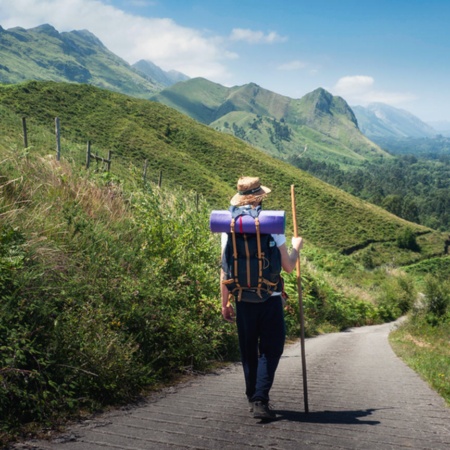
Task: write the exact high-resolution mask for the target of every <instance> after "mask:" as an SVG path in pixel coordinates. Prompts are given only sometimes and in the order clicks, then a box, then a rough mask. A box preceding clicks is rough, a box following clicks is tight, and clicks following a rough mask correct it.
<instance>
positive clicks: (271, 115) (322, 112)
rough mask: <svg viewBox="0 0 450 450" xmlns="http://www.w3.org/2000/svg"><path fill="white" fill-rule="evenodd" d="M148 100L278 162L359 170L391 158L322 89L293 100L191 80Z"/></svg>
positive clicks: (345, 107)
mask: <svg viewBox="0 0 450 450" xmlns="http://www.w3.org/2000/svg"><path fill="white" fill-rule="evenodd" d="M151 98H152V100H155V101H158V102H160V103H164V104H166V105H167V106H170V107H172V108H175V109H177V110H178V111H180V112H182V113H184V114H187V115H189V116H190V117H192V118H194V119H196V120H198V121H199V122H202V123H204V124H206V125H209V126H210V127H212V128H214V129H215V130H218V131H222V132H225V133H229V134H233V135H235V136H237V137H239V138H241V139H243V140H244V141H246V142H248V143H250V144H251V145H253V146H255V147H258V148H261V149H263V150H264V151H266V152H267V153H268V154H270V155H272V156H274V157H277V158H280V159H287V158H289V157H292V156H297V155H301V154H308V155H311V156H312V157H313V158H314V159H318V160H325V159H329V158H331V159H332V160H333V161H336V162H338V163H342V164H346V165H356V166H357V165H359V164H361V163H362V162H363V161H365V160H367V159H369V160H372V159H375V158H383V157H389V154H388V153H386V152H385V151H384V150H382V149H381V148H380V147H378V146H377V145H376V144H374V143H373V142H371V141H370V140H369V139H368V138H367V137H366V136H364V135H363V134H362V133H361V132H360V130H359V128H358V124H357V120H356V117H355V115H354V113H353V111H352V110H351V108H350V107H349V106H348V104H347V103H346V102H345V100H344V99H342V98H341V97H335V96H332V95H331V94H330V93H329V92H327V91H326V90H325V89H322V88H318V89H316V90H315V91H313V92H311V93H309V94H307V95H305V96H304V97H302V98H301V99H292V98H289V97H286V96H282V95H280V94H276V93H274V92H271V91H268V90H266V89H264V88H262V87H260V86H258V85H257V84H255V83H249V84H246V85H243V86H234V87H231V88H227V87H224V86H222V85H220V84H217V83H213V82H211V81H208V80H206V79H204V78H194V79H189V80H187V81H184V82H182V83H177V84H175V85H173V86H170V87H168V88H166V89H163V90H162V91H160V92H159V93H157V94H155V95H154V96H153V97H151Z"/></svg>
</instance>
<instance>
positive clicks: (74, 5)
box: [0, 0, 450, 122]
mask: <svg viewBox="0 0 450 450" xmlns="http://www.w3.org/2000/svg"><path fill="white" fill-rule="evenodd" d="M43 23H50V24H51V25H53V26H54V27H55V28H56V29H57V30H58V31H60V32H62V31H71V30H79V29H87V30H89V31H91V32H92V33H94V34H95V35H96V36H97V37H99V38H100V39H101V41H102V42H103V43H104V44H105V45H106V46H107V47H108V48H109V49H110V50H111V51H113V52H114V53H116V54H118V55H119V56H121V57H122V58H124V59H125V60H126V61H128V62H129V63H131V64H132V63H134V62H136V61H138V60H139V59H149V60H151V61H153V62H154V63H155V64H157V65H159V66H160V67H162V68H163V69H165V70H171V69H175V70H178V71H181V72H183V73H185V74H187V75H189V76H191V77H195V76H203V77H205V78H208V79H209V80H211V81H214V82H217V83H220V84H223V85H226V86H234V85H242V84H246V83H249V82H254V83H257V84H259V85H260V86H262V87H263V88H266V89H269V90H272V91H275V92H277V93H279V94H283V95H287V96H289V97H293V98H300V97H302V96H303V95H305V94H307V93H308V92H311V91H312V90H314V89H316V88H318V87H322V88H325V89H327V90H328V91H330V92H331V93H332V94H334V95H340V96H342V97H343V98H344V99H345V100H346V101H347V102H348V103H349V104H350V105H357V104H358V105H366V104H368V103H371V102H382V103H387V104H390V105H392V106H395V107H397V108H402V109H405V110H407V111H409V112H411V113H413V114H414V115H416V116H417V117H419V118H420V119H422V120H424V121H426V122H430V121H449V122H450V89H449V83H450V55H449V53H450V31H449V30H450V28H449V25H448V24H449V23H450V1H449V0H427V1H425V0H423V1H422V0H314V1H311V0H308V1H304V0H276V1H275V0H221V1H214V0H128V1H126V0H0V25H1V26H2V27H3V28H6V29H9V28H12V27H15V26H21V27H23V28H31V27H35V26H38V25H41V24H43Z"/></svg>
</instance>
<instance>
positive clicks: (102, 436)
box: [15, 324, 450, 450]
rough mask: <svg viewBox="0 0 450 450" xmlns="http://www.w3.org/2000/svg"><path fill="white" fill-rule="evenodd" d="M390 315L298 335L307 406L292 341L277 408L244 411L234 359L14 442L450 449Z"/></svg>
mask: <svg viewBox="0 0 450 450" xmlns="http://www.w3.org/2000/svg"><path fill="white" fill-rule="evenodd" d="M393 326H394V325H393V324H385V325H380V326H373V327H363V328H355V329H351V330H349V331H347V332H344V333H334V334H329V335H324V336H319V337H317V338H313V339H308V340H307V342H306V360H307V371H308V394H309V395H308V396H309V413H308V414H305V413H304V400H303V384H302V378H301V372H302V371H301V358H300V346H299V345H298V344H296V345H291V346H289V347H287V348H286V350H285V354H284V356H283V358H282V361H281V363H280V367H279V370H278V372H277V377H276V380H275V384H274V387H273V390H272V403H273V407H274V409H275V411H276V413H277V415H278V418H277V420H275V421H273V422H270V423H262V422H259V421H257V420H255V419H253V417H251V415H250V413H249V412H248V405H247V401H246V399H245V397H244V395H243V392H244V383H243V376H242V373H241V367H240V366H239V365H234V366H232V367H230V368H227V369H225V370H221V371H220V372H217V373H214V374H210V375H206V376H199V377H195V378H193V379H192V380H190V381H189V382H187V383H185V384H184V385H180V386H177V387H176V388H171V389H167V390H165V391H164V392H161V393H159V394H158V395H155V396H153V397H152V398H149V399H148V400H147V401H146V402H145V403H143V404H141V405H139V406H135V407H130V408H128V409H123V410H120V411H115V412H114V413H110V414H108V415H104V416H101V417H98V418H96V419H94V420H91V421H88V422H85V423H83V424H82V425H77V426H74V427H73V428H71V429H70V430H68V431H67V432H66V433H65V434H64V435H63V436H60V437H58V438H56V439H54V440H53V441H50V442H45V441H34V442H27V443H23V444H21V445H20V446H17V447H15V448H22V449H45V450H49V449H51V450H55V449H58V450H59V449H61V450H109V449H126V450H148V449H158V450H160V449H220V450H226V449H230V450H237V449H251V448H254V449H258V448H261V449H283V450H287V449H311V450H314V449H364V450H370V449H396V450H398V449H433V450H437V449H446V450H448V449H450V408H448V407H446V406H445V403H444V401H443V400H442V398H441V397H439V396H438V395H437V394H436V393H435V392H434V391H432V390H431V389H430V388H429V387H428V385H427V384H426V383H425V382H424V381H422V380H421V379H420V377H419V376H418V375H416V374H415V373H414V372H413V371H412V370H411V369H409V368H408V367H407V366H406V365H405V364H404V363H403V362H402V361H401V360H400V359H398V358H397V357H396V356H395V354H394V353H393V351H392V350H391V348H390V346H389V343H388V339H387V338H388V334H389V331H390V330H391V329H392V327H393Z"/></svg>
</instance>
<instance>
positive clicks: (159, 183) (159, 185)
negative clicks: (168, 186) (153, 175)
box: [158, 170, 162, 188]
mask: <svg viewBox="0 0 450 450" xmlns="http://www.w3.org/2000/svg"><path fill="white" fill-rule="evenodd" d="M161 185H162V170H160V171H159V180H158V187H159V188H160V187H161Z"/></svg>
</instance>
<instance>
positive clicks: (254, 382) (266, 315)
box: [236, 296, 286, 402]
mask: <svg viewBox="0 0 450 450" xmlns="http://www.w3.org/2000/svg"><path fill="white" fill-rule="evenodd" d="M236 323H237V329H238V337H239V347H240V351H241V360H242V367H243V369H244V377H245V388H246V389H245V393H246V395H247V397H248V399H249V400H251V401H258V400H259V401H263V402H268V401H269V391H270V388H271V387H272V384H273V380H274V378H275V371H276V369H277V367H278V363H279V361H280V358H281V355H282V354H283V348H284V341H285V337H286V328H285V324H284V312H283V306H282V302H281V297H280V296H275V297H270V298H269V299H268V300H266V301H265V302H263V303H249V302H243V301H240V302H236Z"/></svg>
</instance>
